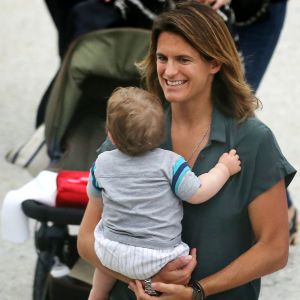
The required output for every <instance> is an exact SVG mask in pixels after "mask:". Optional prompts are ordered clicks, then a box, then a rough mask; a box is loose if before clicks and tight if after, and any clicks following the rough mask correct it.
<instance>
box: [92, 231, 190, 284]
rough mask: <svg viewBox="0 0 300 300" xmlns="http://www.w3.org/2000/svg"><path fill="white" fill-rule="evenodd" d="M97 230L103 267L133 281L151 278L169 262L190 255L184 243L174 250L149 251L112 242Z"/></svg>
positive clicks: (96, 240) (97, 240)
mask: <svg viewBox="0 0 300 300" xmlns="http://www.w3.org/2000/svg"><path fill="white" fill-rule="evenodd" d="M97 227H98V226H97ZM97 229H98V230H97V232H96V234H97V238H96V239H95V251H96V254H97V256H98V257H99V259H100V261H101V263H102V265H103V266H105V267H107V268H109V269H110V270H113V271H115V272H118V273H121V274H123V275H125V276H127V277H129V278H132V279H139V280H142V279H146V278H150V277H152V276H153V275H155V274H156V273H157V272H158V271H159V270H160V269H161V268H162V267H163V266H165V265H166V264H167V263H168V262H170V261H172V260H173V259H175V258H177V257H179V256H185V255H188V254H189V247H188V245H187V244H185V243H183V242H181V244H179V245H178V246H176V247H172V248H166V249H148V248H143V247H136V246H131V245H127V244H123V243H119V242H115V241H111V240H109V239H107V238H105V237H104V236H103V233H102V231H101V230H99V228H97Z"/></svg>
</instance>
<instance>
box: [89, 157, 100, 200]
mask: <svg viewBox="0 0 300 300" xmlns="http://www.w3.org/2000/svg"><path fill="white" fill-rule="evenodd" d="M86 190H87V194H88V195H89V196H92V197H100V198H101V197H102V192H101V186H100V184H99V182H98V181H97V180H96V177H95V163H94V164H93V166H92V167H91V169H90V175H89V181H88V184H87V188H86Z"/></svg>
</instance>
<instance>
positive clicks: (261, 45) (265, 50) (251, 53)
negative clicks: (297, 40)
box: [236, 0, 287, 91]
mask: <svg viewBox="0 0 300 300" xmlns="http://www.w3.org/2000/svg"><path fill="white" fill-rule="evenodd" d="M286 3H287V2H286V0H281V1H277V2H274V3H272V4H271V10H270V15H269V16H268V17H266V18H265V19H263V20H260V21H258V22H256V23H254V24H251V25H247V26H242V27H236V31H237V33H238V35H239V49H240V51H241V52H242V54H243V58H244V64H245V72H246V79H247V81H248V83H249V84H250V85H251V86H252V88H253V90H254V91H256V90H257V88H258V86H259V84H260V82H261V79H262V77H263V75H264V73H265V71H266V69H267V66H268V64H269V62H270V60H271V57H272V55H273V52H274V50H275V47H276V45H277V42H278V39H279V36H280V33H281V30H282V27H283V24H284V19H285V14H286Z"/></svg>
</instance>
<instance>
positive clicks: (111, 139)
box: [107, 130, 116, 146]
mask: <svg viewBox="0 0 300 300" xmlns="http://www.w3.org/2000/svg"><path fill="white" fill-rule="evenodd" d="M107 136H108V138H109V139H110V141H111V143H112V144H113V145H114V146H115V145H116V144H115V142H114V139H113V137H112V135H111V133H110V132H109V130H107Z"/></svg>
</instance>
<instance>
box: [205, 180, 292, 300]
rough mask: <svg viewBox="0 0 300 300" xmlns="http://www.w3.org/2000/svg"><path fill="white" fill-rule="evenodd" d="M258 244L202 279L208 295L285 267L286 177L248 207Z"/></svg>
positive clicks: (286, 255)
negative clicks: (218, 270)
mask: <svg viewBox="0 0 300 300" xmlns="http://www.w3.org/2000/svg"><path fill="white" fill-rule="evenodd" d="M248 212H249V217H250V220H251V224H252V229H253V232H254V234H255V237H256V243H255V245H254V246H253V247H252V248H250V249H249V250H248V251H246V252H245V253H244V254H243V255H241V256H240V257H238V258H237V259H236V260H234V261H233V262H232V263H231V264H229V265H228V266H227V267H225V268H224V269H223V270H221V271H220V272H218V273H216V274H213V275H211V276H209V277H207V278H204V279H202V280H200V283H201V285H202V286H203V288H204V290H205V294H206V295H212V294H216V293H219V292H222V291H225V290H228V289H232V288H234V287H237V286H240V285H242V284H245V283H247V282H249V281H251V280H254V279H256V278H259V277H262V276H264V275H267V274H270V273H272V272H275V271H277V270H279V269H281V268H283V267H284V266H285V265H286V263H287V259H288V245H289V236H288V217H287V201H286V190H285V184H284V180H281V181H280V182H278V183H277V184H275V185H274V186H273V187H271V188H270V189H269V190H267V191H266V192H264V193H262V194H261V195H259V196H258V197H257V198H256V199H254V200H253V201H252V202H251V204H250V205H249V207H248Z"/></svg>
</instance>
